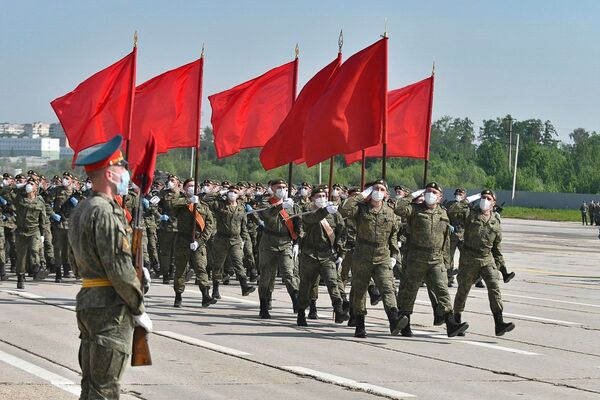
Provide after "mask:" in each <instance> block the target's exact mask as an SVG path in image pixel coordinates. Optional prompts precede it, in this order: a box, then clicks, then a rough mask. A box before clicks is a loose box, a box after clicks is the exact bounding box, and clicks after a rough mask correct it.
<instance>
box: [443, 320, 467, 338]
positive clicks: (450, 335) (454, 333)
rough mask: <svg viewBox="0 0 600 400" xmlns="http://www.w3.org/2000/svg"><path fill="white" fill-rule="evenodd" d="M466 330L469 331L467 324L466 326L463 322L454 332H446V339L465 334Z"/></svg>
mask: <svg viewBox="0 0 600 400" xmlns="http://www.w3.org/2000/svg"><path fill="white" fill-rule="evenodd" d="M467 329H469V324H467V323H466V322H463V323H462V324H461V326H460V328H458V329H457V330H455V331H454V332H448V337H455V336H458V335H459V334H460V333H465V332H466V331H467Z"/></svg>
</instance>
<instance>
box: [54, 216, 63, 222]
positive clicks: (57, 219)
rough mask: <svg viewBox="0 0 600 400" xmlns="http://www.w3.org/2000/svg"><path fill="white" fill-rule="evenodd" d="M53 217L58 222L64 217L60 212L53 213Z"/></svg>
mask: <svg viewBox="0 0 600 400" xmlns="http://www.w3.org/2000/svg"><path fill="white" fill-rule="evenodd" d="M52 219H53V220H55V221H56V222H60V220H61V219H62V217H61V216H60V214H52Z"/></svg>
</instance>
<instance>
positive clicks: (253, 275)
mask: <svg viewBox="0 0 600 400" xmlns="http://www.w3.org/2000/svg"><path fill="white" fill-rule="evenodd" d="M248 277H249V278H250V282H256V278H258V271H257V270H256V268H254V267H251V268H248Z"/></svg>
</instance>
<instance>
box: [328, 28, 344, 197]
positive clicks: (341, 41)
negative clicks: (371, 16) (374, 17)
mask: <svg viewBox="0 0 600 400" xmlns="http://www.w3.org/2000/svg"><path fill="white" fill-rule="evenodd" d="M343 46H344V32H343V30H342V29H340V36H339V37H338V58H339V59H340V61H341V58H342V47H343ZM334 164H335V162H334V159H333V157H331V158H330V159H329V184H328V185H327V187H328V188H329V193H328V196H329V201H331V199H332V193H333V167H334Z"/></svg>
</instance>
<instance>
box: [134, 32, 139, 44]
mask: <svg viewBox="0 0 600 400" xmlns="http://www.w3.org/2000/svg"><path fill="white" fill-rule="evenodd" d="M137 42H138V34H137V31H134V32H133V47H137Z"/></svg>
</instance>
